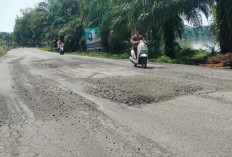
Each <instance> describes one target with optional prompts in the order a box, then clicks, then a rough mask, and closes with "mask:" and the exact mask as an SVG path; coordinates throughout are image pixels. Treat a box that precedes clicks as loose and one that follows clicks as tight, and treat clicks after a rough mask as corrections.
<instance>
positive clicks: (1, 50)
mask: <svg viewBox="0 0 232 157" xmlns="http://www.w3.org/2000/svg"><path fill="white" fill-rule="evenodd" d="M9 50H10V48H9V47H1V46H0V57H2V56H4V55H5V54H6V53H7V52H8V51H9Z"/></svg>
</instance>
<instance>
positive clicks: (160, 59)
mask: <svg viewBox="0 0 232 157" xmlns="http://www.w3.org/2000/svg"><path fill="white" fill-rule="evenodd" d="M155 62H164V63H172V59H171V58H169V57H167V56H161V57H159V58H157V59H155Z"/></svg>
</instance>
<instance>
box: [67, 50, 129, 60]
mask: <svg viewBox="0 0 232 157" xmlns="http://www.w3.org/2000/svg"><path fill="white" fill-rule="evenodd" d="M65 54H69V55H78V56H88V57H97V58H108V59H128V58H129V57H130V54H129V53H122V54H112V53H102V52H98V51H91V52H71V53H65Z"/></svg>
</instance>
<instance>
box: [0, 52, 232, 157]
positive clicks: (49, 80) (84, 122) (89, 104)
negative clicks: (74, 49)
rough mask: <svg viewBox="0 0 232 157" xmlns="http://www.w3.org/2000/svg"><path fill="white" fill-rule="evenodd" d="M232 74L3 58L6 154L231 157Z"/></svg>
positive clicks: (39, 55)
mask: <svg viewBox="0 0 232 157" xmlns="http://www.w3.org/2000/svg"><path fill="white" fill-rule="evenodd" d="M231 104H232V71H231V70H216V69H210V68H205V67H197V66H186V65H172V64H149V67H148V68H147V69H142V68H134V67H133V66H132V64H131V63H130V62H129V61H128V60H108V59H99V58H90V57H81V56H70V55H65V56H60V55H58V54H55V53H50V52H47V51H41V50H38V49H28V48H25V49H23V48H21V49H15V50H11V51H10V52H8V54H7V55H5V56H3V57H2V58H0V139H1V140H0V156H4V157H7V156H23V157H25V156H80V157H83V156H91V157H93V156H96V157H98V156H101V157H103V156H152V157H154V156H171V157H173V156H183V157H185V156H194V157H196V156H199V157H202V156H204V157H207V156H231V154H232V150H231V145H232V128H231V126H232V121H231V119H232V105H231Z"/></svg>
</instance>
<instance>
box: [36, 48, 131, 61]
mask: <svg viewBox="0 0 232 157" xmlns="http://www.w3.org/2000/svg"><path fill="white" fill-rule="evenodd" d="M39 49H40V50H44V51H51V49H50V48H49V47H43V48H39ZM51 52H56V51H54V50H52V51H51ZM65 54H67V55H76V56H87V57H97V58H108V59H128V58H129V57H130V54H129V53H121V54H112V53H104V52H98V51H91V52H65Z"/></svg>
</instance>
